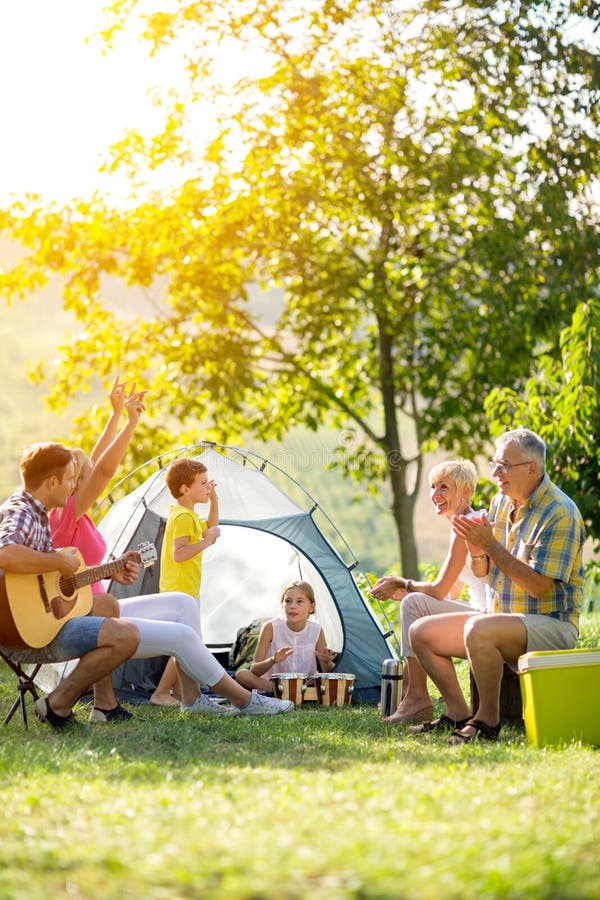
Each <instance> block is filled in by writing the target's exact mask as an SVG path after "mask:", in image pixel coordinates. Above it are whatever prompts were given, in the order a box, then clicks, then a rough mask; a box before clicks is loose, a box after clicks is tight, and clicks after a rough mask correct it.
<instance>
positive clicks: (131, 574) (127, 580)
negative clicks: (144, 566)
mask: <svg viewBox="0 0 600 900" xmlns="http://www.w3.org/2000/svg"><path fill="white" fill-rule="evenodd" d="M138 558H139V553H136V552H135V551H134V550H132V551H130V552H129V553H126V554H125V567H124V568H123V569H122V570H121V571H120V572H115V573H114V575H113V580H114V581H118V582H119V584H133V582H134V581H137V580H138V578H139V574H140V564H139V562H138Z"/></svg>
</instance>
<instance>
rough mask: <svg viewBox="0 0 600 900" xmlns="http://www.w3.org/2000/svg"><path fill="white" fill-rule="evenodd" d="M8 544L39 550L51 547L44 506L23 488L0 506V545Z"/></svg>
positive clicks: (43, 550) (44, 550) (45, 551)
mask: <svg viewBox="0 0 600 900" xmlns="http://www.w3.org/2000/svg"><path fill="white" fill-rule="evenodd" d="M11 544H22V545H23V546H24V547H31V549H32V550H40V551H41V552H42V553H47V552H48V551H49V550H52V538H51V537H50V525H49V523H48V513H47V512H46V507H45V506H44V504H43V503H40V501H39V500H38V499H37V498H36V497H33V496H32V495H31V494H30V493H28V492H27V491H26V490H24V489H23V488H19V489H18V490H17V491H15V492H14V494H11V496H10V497H9V498H8V500H5V501H4V503H3V504H2V506H0V547H7V546H9V545H11Z"/></svg>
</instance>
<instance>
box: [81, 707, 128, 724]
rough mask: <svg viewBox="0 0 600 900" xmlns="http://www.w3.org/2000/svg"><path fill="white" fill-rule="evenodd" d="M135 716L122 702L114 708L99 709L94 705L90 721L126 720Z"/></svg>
mask: <svg viewBox="0 0 600 900" xmlns="http://www.w3.org/2000/svg"><path fill="white" fill-rule="evenodd" d="M133 718H134V717H133V716H132V714H131V713H130V712H129V710H128V709H125V707H124V706H121V704H120V703H117V705H116V706H115V707H114V709H99V708H98V707H97V706H94V708H93V710H92V711H91V713H90V722H125V721H126V720H127V719H133Z"/></svg>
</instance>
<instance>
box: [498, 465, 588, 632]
mask: <svg viewBox="0 0 600 900" xmlns="http://www.w3.org/2000/svg"><path fill="white" fill-rule="evenodd" d="M512 509H513V503H512V501H511V500H510V498H509V497H505V496H503V495H501V494H497V495H496V496H495V497H494V499H493V500H492V503H491V506H490V522H493V523H494V536H495V538H496V540H498V541H499V542H500V543H501V544H502V545H503V546H504V547H506V549H507V550H510V552H511V553H512V554H513V555H514V556H516V557H517V559H520V560H521V561H522V562H524V563H527V565H529V566H531V568H532V569H534V571H536V572H539V573H540V574H542V575H545V576H546V577H547V578H552V579H553V583H552V586H551V588H550V590H549V591H548V592H547V593H545V594H543V595H542V596H541V597H533V596H532V595H531V594H528V593H527V592H526V591H524V590H523V589H522V588H520V587H518V586H517V585H516V584H515V582H514V581H512V580H511V579H510V578H508V576H506V575H505V574H504V573H503V572H501V571H500V569H499V568H498V567H497V566H496V565H494V563H493V561H492V560H491V559H490V571H489V585H490V589H491V596H492V602H493V606H492V611H493V612H502V613H525V614H530V615H531V614H541V615H547V616H552V617H553V618H555V619H562V620H563V621H565V622H571V623H572V624H573V625H574V626H575V627H576V628H577V627H578V625H579V611H580V609H581V603H582V600H583V561H582V551H583V543H584V541H585V528H584V525H583V519H582V517H581V513H580V512H579V510H578V509H577V507H576V505H575V504H574V503H573V501H572V500H571V499H570V498H569V497H567V495H566V494H564V493H563V492H562V491H561V490H560V489H559V488H558V487H557V486H556V485H555V484H553V483H552V482H551V481H550V479H549V478H548V476H547V475H544V477H543V479H542V481H541V482H540V484H539V485H538V487H537V488H536V489H535V491H534V492H533V493H532V494H531V495H530V496H529V497H528V498H527V500H526V501H525V503H524V504H523V506H522V507H521V508H520V509H519V511H518V513H517V515H516V518H515V521H514V522H511V520H510V513H511V511H512Z"/></svg>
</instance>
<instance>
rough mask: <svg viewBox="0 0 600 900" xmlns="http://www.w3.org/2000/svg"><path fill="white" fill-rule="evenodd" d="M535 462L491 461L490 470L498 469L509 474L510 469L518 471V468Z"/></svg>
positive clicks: (528, 460) (527, 460) (526, 460)
mask: <svg viewBox="0 0 600 900" xmlns="http://www.w3.org/2000/svg"><path fill="white" fill-rule="evenodd" d="M531 462H533V460H532V459H525V460H523V462H520V463H509V462H504V460H502V459H490V469H498V471H499V472H508V471H509V470H510V469H516V468H517V466H527V465H529V463H531Z"/></svg>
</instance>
